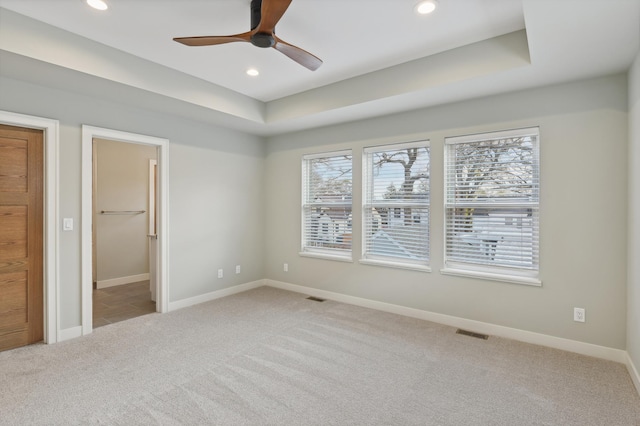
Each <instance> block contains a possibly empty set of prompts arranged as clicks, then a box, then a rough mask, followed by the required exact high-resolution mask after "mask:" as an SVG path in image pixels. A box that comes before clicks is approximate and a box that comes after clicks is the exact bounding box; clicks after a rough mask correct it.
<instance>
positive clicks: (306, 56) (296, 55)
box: [273, 35, 322, 71]
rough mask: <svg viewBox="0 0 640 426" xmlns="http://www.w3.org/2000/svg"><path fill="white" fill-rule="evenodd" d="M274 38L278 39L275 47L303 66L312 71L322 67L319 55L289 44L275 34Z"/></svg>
mask: <svg viewBox="0 0 640 426" xmlns="http://www.w3.org/2000/svg"><path fill="white" fill-rule="evenodd" d="M274 38H275V40H276V44H275V45H274V46H273V48H274V49H276V50H277V51H278V52H280V53H283V54H285V55H286V56H288V57H289V58H291V59H293V60H294V61H296V62H297V63H299V64H300V65H302V66H303V67H305V68H308V69H310V70H311V71H315V70H317V69H318V68H319V67H320V65H322V59H320V58H318V57H317V56H314V55H312V54H311V53H309V52H307V51H306V50H303V49H300V48H299V47H297V46H294V45H293V44H289V43H287V42H285V41H283V40H281V39H279V38H278V37H275V35H274Z"/></svg>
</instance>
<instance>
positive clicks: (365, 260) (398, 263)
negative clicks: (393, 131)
mask: <svg viewBox="0 0 640 426" xmlns="http://www.w3.org/2000/svg"><path fill="white" fill-rule="evenodd" d="M425 147H426V148H428V149H429V164H431V141H430V140H429V139H427V138H425V139H420V140H415V141H409V142H394V143H390V144H384V145H374V146H367V147H364V148H363V150H362V175H363V176H362V194H361V195H362V211H361V223H362V224H361V227H360V233H361V248H362V251H361V254H360V260H359V263H361V264H363V265H372V266H382V267H389V268H397V269H405V270H413V271H421V272H431V266H430V262H431V241H429V252H428V253H427V261H426V262H411V261H410V260H408V259H401V258H398V260H394V259H392V258H389V257H384V258H383V259H382V258H381V259H377V258H376V256H373V255H367V254H366V247H367V236H366V231H365V226H366V219H365V217H366V213H365V211H366V209H367V208H370V207H372V205H373V204H374V203H370V202H369V200H368V199H367V194H368V191H369V188H368V187H367V183H368V177H367V176H365V173H368V172H369V164H368V154H369V153H371V152H379V151H384V150H387V149H388V150H393V149H404V148H425ZM429 169H430V170H431V166H430V167H429ZM429 186H431V178H429ZM411 206H415V207H416V208H424V206H421V205H419V204H416V205H411ZM388 207H391V208H393V207H396V205H395V204H393V203H389V204H388ZM397 207H407V205H406V204H398V205H397ZM427 209H428V211H429V224H428V227H429V239H431V189H430V188H429V204H428V205H427Z"/></svg>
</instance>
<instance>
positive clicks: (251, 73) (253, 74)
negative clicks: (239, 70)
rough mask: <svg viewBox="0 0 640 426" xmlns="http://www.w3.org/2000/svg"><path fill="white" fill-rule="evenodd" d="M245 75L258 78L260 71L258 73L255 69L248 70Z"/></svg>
mask: <svg viewBox="0 0 640 426" xmlns="http://www.w3.org/2000/svg"><path fill="white" fill-rule="evenodd" d="M247 75H250V76H251V77H257V76H259V75H260V71H258V70H257V69H255V68H249V69H248V70H247Z"/></svg>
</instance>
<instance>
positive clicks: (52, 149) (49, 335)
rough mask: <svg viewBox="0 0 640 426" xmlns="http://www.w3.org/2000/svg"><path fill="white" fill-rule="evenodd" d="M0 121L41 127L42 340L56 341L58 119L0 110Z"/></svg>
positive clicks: (58, 280)
mask: <svg viewBox="0 0 640 426" xmlns="http://www.w3.org/2000/svg"><path fill="white" fill-rule="evenodd" d="M0 123H2V124H7V125H9V126H17V127H26V128H30V129H38V130H43V131H44V212H43V214H44V224H43V225H44V227H43V247H44V254H43V260H44V271H43V279H44V283H43V284H44V289H43V290H44V294H43V297H44V303H43V305H44V315H43V317H44V341H45V343H56V342H58V341H60V340H61V332H60V316H59V312H60V309H59V307H60V295H59V282H60V275H59V273H60V259H59V255H58V253H59V247H60V235H59V230H60V229H61V228H62V226H61V223H60V220H59V217H60V214H59V211H58V209H59V203H58V188H59V163H58V161H59V160H58V145H59V128H60V125H59V121H58V120H52V119H49V118H42V117H36V116H31V115H24V114H17V113H14V112H10V111H0Z"/></svg>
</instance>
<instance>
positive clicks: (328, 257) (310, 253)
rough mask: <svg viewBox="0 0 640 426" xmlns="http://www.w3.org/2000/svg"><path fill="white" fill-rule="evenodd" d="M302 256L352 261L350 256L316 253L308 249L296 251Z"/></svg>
mask: <svg viewBox="0 0 640 426" xmlns="http://www.w3.org/2000/svg"><path fill="white" fill-rule="evenodd" d="M298 254H299V255H300V256H302V257H313V258H315V259H325V260H335V261H337V262H346V263H353V259H352V258H351V256H340V255H335V254H326V253H316V252H310V251H301V252H300V253H298Z"/></svg>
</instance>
